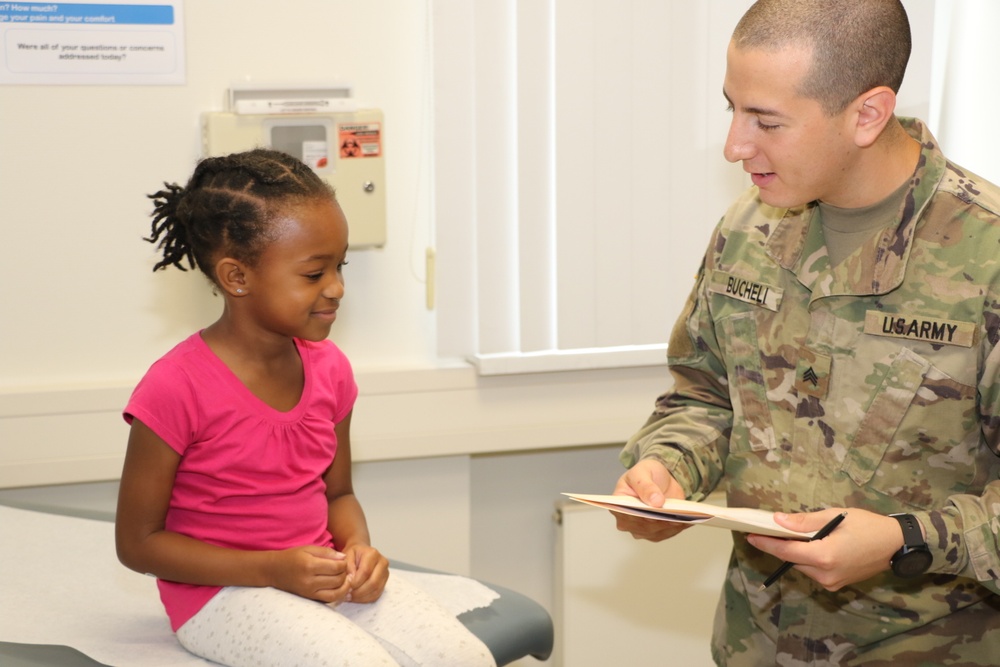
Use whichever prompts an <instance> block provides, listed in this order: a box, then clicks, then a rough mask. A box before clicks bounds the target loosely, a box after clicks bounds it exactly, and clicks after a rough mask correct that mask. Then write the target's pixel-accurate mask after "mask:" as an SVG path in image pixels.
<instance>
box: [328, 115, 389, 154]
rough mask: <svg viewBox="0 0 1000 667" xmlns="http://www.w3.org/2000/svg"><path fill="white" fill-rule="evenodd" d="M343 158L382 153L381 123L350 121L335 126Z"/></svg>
mask: <svg viewBox="0 0 1000 667" xmlns="http://www.w3.org/2000/svg"><path fill="white" fill-rule="evenodd" d="M337 132H338V134H339V136H340V157H341V158H343V159H349V158H356V157H359V158H363V157H379V156H381V155H382V128H381V123H350V124H345V125H340V126H338V128H337Z"/></svg>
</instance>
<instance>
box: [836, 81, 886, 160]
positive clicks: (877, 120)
mask: <svg viewBox="0 0 1000 667" xmlns="http://www.w3.org/2000/svg"><path fill="white" fill-rule="evenodd" d="M848 109H849V111H851V116H852V117H853V118H854V119H855V120H854V143H855V144H856V145H857V146H858V147H859V148H867V147H868V146H871V145H872V144H873V143H875V140H876V139H878V138H879V136H880V135H881V134H882V130H884V129H885V126H886V124H887V123H888V122H889V121H890V120H891V119H892V115H893V113H895V111H896V93H894V92H892V89H891V88H888V87H886V86H878V87H876V88H872V89H871V90H869V91H867V92H865V93H862V94H861V95H858V97H857V98H856V99H855V100H854V102H852V103H851V104H850V105H849V107H848Z"/></svg>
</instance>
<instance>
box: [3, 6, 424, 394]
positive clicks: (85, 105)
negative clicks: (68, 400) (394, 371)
mask: <svg viewBox="0 0 1000 667" xmlns="http://www.w3.org/2000/svg"><path fill="white" fill-rule="evenodd" d="M184 10H185V19H186V20H185V23H186V25H185V34H186V43H187V83H186V84H185V85H181V86H71V85H67V86H20V85H18V86H0V225H2V228H3V242H2V243H0V285H3V286H4V288H3V289H2V290H0V318H2V319H0V390H2V391H4V392H17V391H21V390H24V389H28V388H37V387H59V386H70V385H79V384H83V385H92V384H95V383H107V382H112V383H115V382H121V381H124V382H127V383H132V382H134V381H135V380H136V379H137V378H138V377H139V376H140V375H141V374H142V372H143V371H144V370H145V369H146V368H147V367H148V365H149V364H150V363H151V362H152V361H154V360H155V359H156V358H157V357H158V356H159V355H160V354H162V353H163V352H164V351H165V350H166V349H168V348H169V347H170V346H171V345H173V344H174V343H176V342H177V341H178V340H179V339H180V338H181V337H183V336H185V335H187V334H188V333H190V332H192V331H193V330H195V329H196V328H199V327H202V326H204V325H207V324H209V323H211V322H212V321H213V320H214V319H215V318H216V317H217V314H218V312H219V309H220V301H219V300H218V299H216V298H213V297H212V295H211V292H210V290H209V289H208V287H207V286H206V281H205V280H204V279H202V278H201V277H200V275H199V274H194V273H188V274H183V273H181V272H179V271H174V270H169V271H165V272H158V273H157V274H156V275H154V274H153V273H152V272H151V268H152V261H153V259H154V257H155V255H154V251H153V248H152V246H151V245H150V244H147V243H144V242H143V241H141V240H140V239H141V237H142V236H144V235H146V234H148V233H149V218H148V214H149V210H150V207H149V201H148V200H147V199H146V197H145V195H146V194H147V193H149V192H153V191H155V190H157V189H158V188H159V187H161V184H162V182H163V181H164V180H170V181H180V182H182V183H183V182H184V180H186V178H187V177H188V176H189V175H190V173H191V170H192V168H193V166H194V163H195V160H196V159H197V158H198V157H199V149H200V131H199V114H200V113H201V112H203V111H218V110H222V109H223V102H224V99H225V94H226V91H227V89H228V88H229V85H230V83H231V82H233V81H241V80H246V79H251V80H268V81H270V80H274V81H282V80H288V81H296V80H331V79H332V80H336V81H348V82H351V83H353V84H354V86H355V95H356V97H357V98H358V99H359V100H361V101H362V102H366V103H368V104H371V105H373V106H377V107H380V108H382V109H383V110H384V112H385V117H386V121H385V122H386V129H385V145H386V155H387V176H386V179H387V187H388V193H389V197H388V225H389V229H388V239H389V242H388V243H387V245H386V246H385V248H384V249H382V250H364V251H358V252H356V253H353V255H352V257H351V258H350V261H351V263H350V266H349V268H348V272H347V280H348V291H347V297H346V300H345V307H344V309H343V311H342V313H343V315H342V317H341V318H340V319H339V320H338V323H337V329H336V331H335V333H334V337H335V338H336V339H337V340H338V342H340V343H341V345H342V346H343V347H344V348H345V350H346V351H347V352H348V354H350V356H351V357H352V358H353V359H354V361H355V363H357V364H359V365H361V366H365V365H370V364H379V365H382V364H388V365H401V364H413V363H418V362H421V363H422V362H426V361H427V359H428V358H429V357H430V354H431V348H430V341H431V340H432V337H433V331H434V328H433V318H432V315H431V314H429V313H427V312H426V310H425V308H424V293H423V285H422V284H421V283H420V282H419V281H418V279H417V277H415V275H414V273H415V272H414V269H413V266H412V265H413V264H414V262H412V261H411V250H413V249H414V248H416V251H415V253H417V254H419V255H420V256H422V253H423V248H424V246H425V245H426V243H427V239H426V233H427V220H428V214H429V210H428V206H427V200H426V196H425V193H426V192H427V190H428V184H427V182H426V177H427V169H426V162H427V159H428V154H427V151H426V142H427V140H428V136H427V132H426V128H427V123H428V118H427V116H426V113H425V109H426V105H425V104H424V100H425V99H426V98H425V91H426V89H427V86H428V81H427V69H426V66H425V65H426V57H425V55H426V40H425V30H424V25H425V19H426V6H425V3H421V2H412V1H410V0H375V1H373V2H355V1H345V0H333V1H327V0H296V1H295V2H288V3H282V4H281V5H280V6H279V5H276V4H275V3H273V2H264V1H262V0H252V1H247V2H241V3H239V4H238V5H234V4H232V3H229V2H223V1H222V0H198V1H196V2H187V3H185V6H184ZM421 179H423V182H421ZM418 268H419V272H420V275H422V270H423V269H422V266H421V267H418Z"/></svg>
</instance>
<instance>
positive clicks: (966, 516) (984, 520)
mask: <svg viewBox="0 0 1000 667" xmlns="http://www.w3.org/2000/svg"><path fill="white" fill-rule="evenodd" d="M996 337H997V333H996V331H993V332H991V334H990V336H989V338H990V339H991V340H987V341H984V344H985V345H986V346H987V347H988V349H987V350H986V351H985V352H984V355H985V357H986V362H985V364H984V366H983V375H982V379H981V380H980V382H979V410H980V420H981V424H982V426H981V428H982V431H983V437H984V440H985V442H986V444H987V446H988V447H989V448H990V449H991V450H992V453H993V455H994V456H998V457H1000V346H996V342H997V340H996ZM915 515H916V516H917V518H918V519H920V521H921V523H922V525H923V526H924V530H925V531H926V532H927V544H928V546H929V547H930V549H931V554H932V555H933V556H934V565H933V566H932V569H933V571H935V572H941V573H945V574H956V575H959V576H962V577H968V578H970V579H975V580H977V581H979V582H980V583H981V584H983V585H984V586H986V587H987V588H989V589H990V590H992V591H993V592H994V593H998V594H1000V480H997V479H994V480H992V481H989V482H988V483H987V484H986V487H985V489H984V491H983V493H982V494H981V495H978V496H976V495H968V494H958V495H954V496H951V497H950V498H949V499H948V504H947V506H946V507H944V508H942V509H940V510H935V511H930V512H923V513H915Z"/></svg>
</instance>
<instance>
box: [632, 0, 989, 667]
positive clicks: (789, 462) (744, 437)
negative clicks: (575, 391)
mask: <svg viewBox="0 0 1000 667" xmlns="http://www.w3.org/2000/svg"><path fill="white" fill-rule="evenodd" d="M909 53H910V31H909V24H908V20H907V17H906V12H905V10H904V8H903V7H902V5H901V4H900V2H898V1H897V0H839V1H837V2H831V1H830V0H760V1H759V2H757V3H756V4H754V5H753V6H752V7H751V8H750V10H749V11H748V12H747V13H746V14H745V15H744V16H743V18H742V19H741V20H740V22H739V24H738V25H737V27H736V30H735V32H734V34H733V37H732V40H731V42H730V44H729V49H728V53H727V68H726V77H725V81H724V86H723V89H724V93H725V96H726V99H727V100H728V101H729V103H730V107H731V111H732V114H733V118H732V123H731V126H730V130H729V135H728V138H727V140H726V145H725V157H726V159H727V160H729V161H731V162H742V164H743V168H744V170H745V171H747V172H748V173H749V174H750V175H751V180H752V182H753V185H752V187H751V188H750V189H749V190H748V191H747V192H746V193H744V195H743V196H741V197H740V198H739V199H738V200H737V201H736V202H735V203H734V204H733V205H732V206H731V207H730V208H729V210H728V211H727V212H726V214H725V215H724V217H723V218H722V220H721V221H720V223H719V225H718V226H717V228H716V229H715V232H714V234H713V235H712V238H711V240H710V243H709V246H708V251H707V253H706V255H705V258H704V262H703V265H702V268H701V270H700V272H699V275H698V278H697V282H696V284H695V287H694V289H693V290H692V293H691V296H690V298H689V300H688V302H687V305H686V307H685V310H684V312H683V314H682V316H681V318H680V319H679V321H678V322H677V324H676V326H675V328H674V331H673V333H672V334H671V338H670V344H669V347H668V359H669V363H670V372H671V375H672V377H673V387H672V388H671V389H670V390H669V391H668V392H667V393H665V394H664V395H662V396H660V397H659V398H658V399H657V402H656V408H655V411H654V413H653V415H652V416H651V417H650V419H649V421H648V422H647V424H646V426H645V427H644V428H643V429H642V430H640V431H639V432H638V433H637V434H635V435H634V436H633V437H632V438H631V439H630V440H629V442H628V443H627V444H626V446H625V449H624V451H623V452H622V461H623V463H625V465H626V466H630V469H629V470H628V471H627V472H626V473H625V474H624V475H622V477H621V478H620V479H619V481H618V484H617V486H616V488H615V492H616V493H619V494H627V495H632V496H637V497H638V498H640V499H641V500H643V501H644V502H646V503H648V504H651V505H659V504H661V503H662V502H663V499H664V497H672V498H691V499H695V500H700V499H703V498H705V496H707V495H708V494H709V493H710V492H712V491H713V490H714V489H716V488H722V489H725V491H726V494H727V499H728V502H729V504H730V505H731V506H747V507H757V508H762V509H765V510H769V511H774V512H776V514H775V518H776V520H777V521H778V522H779V523H780V524H782V525H784V526H786V527H788V528H792V529H794V530H798V531H802V532H809V531H815V530H817V529H819V528H820V527H822V526H823V525H825V524H826V523H827V522H828V521H830V520H831V519H832V518H833V517H834V516H836V515H837V514H839V513H841V512H843V511H845V510H846V511H847V516H846V518H845V519H844V521H843V522H842V523H841V524H840V525H839V526H838V527H837V528H836V529H835V530H834V531H833V532H832V533H831V534H830V535H829V536H828V537H826V538H825V539H822V540H816V541H811V542H800V541H795V540H781V539H775V538H768V537H763V536H758V535H750V536H747V535H743V534H737V533H734V534H733V538H734V548H733V553H732V558H731V560H730V565H729V570H728V574H727V577H726V582H725V584H724V587H723V592H722V596H721V599H720V602H719V611H718V613H717V616H716V624H715V631H714V637H713V641H712V654H713V657H714V659H715V661H716V663H718V664H719V665H727V666H730V667H744V666H751V665H753V666H755V667H756V666H758V665H765V664H777V665H783V666H798V665H858V664H863V665H865V667H877V666H882V665H886V666H888V665H896V664H899V663H903V664H909V665H916V664H922V665H946V664H962V665H993V664H996V660H997V656H1000V623H998V619H1000V613H998V612H1000V596H998V592H1000V586H998V578H1000V554H998V541H1000V540H998V534H1000V510H998V508H1000V434H998V427H1000V380H998V378H997V370H998V365H1000V347H997V342H998V338H1000V317H998V314H997V312H996V310H997V308H998V304H1000V188H997V187H996V186H994V185H993V184H991V183H988V182H986V181H985V180H983V179H982V178H980V177H978V176H976V175H974V174H971V173H969V172H968V171H966V170H964V169H962V168H960V167H958V166H957V165H955V164H952V163H951V162H948V161H947V160H946V158H945V157H944V155H942V153H941V151H940V149H939V148H938V146H937V143H936V141H935V139H934V137H932V136H931V134H930V133H929V132H928V130H927V129H926V127H924V125H923V124H921V123H920V122H919V121H917V120H915V119H906V118H897V117H896V116H895V114H894V109H895V102H896V93H897V91H898V90H899V86H900V83H901V82H902V79H903V74H904V72H905V69H906V63H907V60H908V58H909ZM616 517H617V520H618V525H619V528H620V529H621V530H625V531H628V532H631V533H632V534H633V535H635V536H636V537H641V538H646V539H651V540H654V541H655V540H661V539H665V538H668V537H672V536H673V535H674V534H676V533H677V532H679V529H678V528H677V527H676V525H675V524H670V523H665V522H654V521H649V520H645V519H638V518H632V517H623V516H621V515H616ZM782 561H790V562H792V563H794V564H795V567H794V568H793V569H792V570H791V571H789V572H788V573H787V574H785V575H784V576H783V577H781V578H780V579H779V580H778V581H777V582H775V583H774V584H773V585H770V586H767V587H764V586H763V584H764V581H765V579H766V578H767V577H768V575H769V574H770V573H772V572H773V571H774V570H775V568H777V567H778V566H779V564H780V563H781V562H782Z"/></svg>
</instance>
